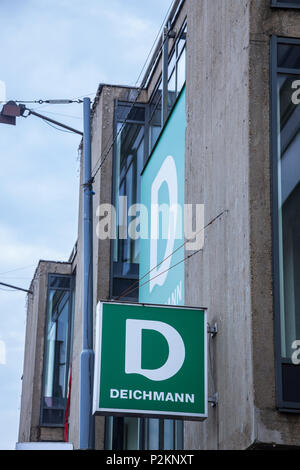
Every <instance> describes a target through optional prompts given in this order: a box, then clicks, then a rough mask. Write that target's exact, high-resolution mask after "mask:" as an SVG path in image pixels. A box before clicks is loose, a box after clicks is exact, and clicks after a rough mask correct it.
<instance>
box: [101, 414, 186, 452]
mask: <svg viewBox="0 0 300 470" xmlns="http://www.w3.org/2000/svg"><path fill="white" fill-rule="evenodd" d="M105 430H106V433H105V449H106V450H124V449H125V450H182V449H183V422H182V421H174V420H171V419H165V420H164V419H149V418H113V417H112V416H110V417H107V418H106V425H105Z"/></svg>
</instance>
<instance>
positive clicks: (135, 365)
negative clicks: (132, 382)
mask: <svg viewBox="0 0 300 470" xmlns="http://www.w3.org/2000/svg"><path fill="white" fill-rule="evenodd" d="M143 330H154V331H158V332H159V333H161V334H162V335H163V336H164V338H165V339H166V341H167V343H168V345H169V356H168V359H167V361H166V362H165V364H164V365H163V366H162V367H159V368H158V369H142V331H143ZM184 359H185V347H184V342H183V340H182V337H181V336H180V334H179V333H178V331H176V330H175V328H173V327H172V326H171V325H168V324H167V323H163V322H159V321H150V320H126V351H125V373H126V374H140V375H143V376H144V377H147V378H148V379H150V380H154V381H162V380H167V379H169V378H171V377H173V376H174V375H175V374H177V372H178V371H179V370H180V369H181V367H182V365H183V363H184Z"/></svg>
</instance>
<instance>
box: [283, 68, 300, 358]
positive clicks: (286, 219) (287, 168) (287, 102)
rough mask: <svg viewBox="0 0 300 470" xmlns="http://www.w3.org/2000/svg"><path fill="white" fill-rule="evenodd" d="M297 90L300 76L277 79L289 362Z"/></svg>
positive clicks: (299, 116)
mask: <svg viewBox="0 0 300 470" xmlns="http://www.w3.org/2000/svg"><path fill="white" fill-rule="evenodd" d="M297 83H298V87H296V89H295V86H296V84H297ZM297 89H298V90H300V76H290V75H279V76H278V103H279V108H280V109H279V115H280V122H279V125H278V147H279V148H278V175H279V182H278V189H279V191H278V210H279V214H278V216H279V224H280V225H279V227H280V233H279V240H280V272H281V285H280V289H281V298H282V305H281V316H282V318H281V325H282V328H281V334H282V338H281V353H282V357H283V358H289V359H290V358H291V356H292V353H293V349H292V343H293V342H294V341H295V340H296V339H299V338H300V290H299V288H298V286H299V285H300V184H299V183H300V158H299V155H300V106H299V105H298V104H294V102H295V103H296V101H297V100H296V96H297V92H296V93H295V90H297ZM298 96H299V97H300V91H299V93H298ZM293 101H294V102H293ZM299 101H300V100H299Z"/></svg>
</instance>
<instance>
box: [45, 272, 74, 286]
mask: <svg viewBox="0 0 300 470" xmlns="http://www.w3.org/2000/svg"><path fill="white" fill-rule="evenodd" d="M49 282H50V288H51V289H70V287H71V278H70V276H52V275H51V276H49Z"/></svg>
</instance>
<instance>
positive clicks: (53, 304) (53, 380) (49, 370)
mask: <svg viewBox="0 0 300 470" xmlns="http://www.w3.org/2000/svg"><path fill="white" fill-rule="evenodd" d="M72 297H73V279H72V276H61V275H52V274H51V275H49V278H48V295H47V317H46V330H45V355H44V371H43V373H44V379H43V394H42V410H41V425H42V426H63V425H64V417H65V408H66V400H67V389H68V380H69V364H70V356H71V338H72V335H71V328H72V317H73V315H72V304H73V302H72Z"/></svg>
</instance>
